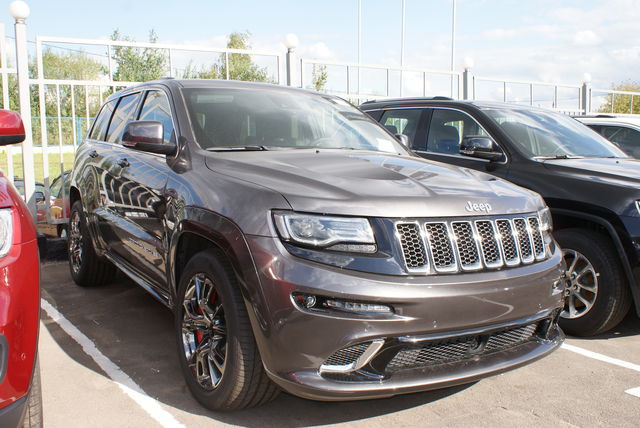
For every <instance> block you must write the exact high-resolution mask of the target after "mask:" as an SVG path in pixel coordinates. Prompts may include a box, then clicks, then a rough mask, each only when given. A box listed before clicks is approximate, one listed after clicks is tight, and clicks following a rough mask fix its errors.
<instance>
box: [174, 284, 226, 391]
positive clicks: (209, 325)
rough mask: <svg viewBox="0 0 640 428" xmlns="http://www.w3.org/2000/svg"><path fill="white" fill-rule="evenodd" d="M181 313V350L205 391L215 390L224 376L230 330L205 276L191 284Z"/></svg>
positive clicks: (218, 301)
mask: <svg viewBox="0 0 640 428" xmlns="http://www.w3.org/2000/svg"><path fill="white" fill-rule="evenodd" d="M182 310H183V315H182V347H183V350H184V355H185V358H186V360H187V365H188V366H189V368H190V369H191V372H192V374H193V376H194V377H195V379H196V381H197V382H198V384H199V385H200V386H201V387H202V388H204V389H206V390H213V389H214V388H216V387H217V386H218V385H219V384H220V381H221V380H222V376H223V375H224V369H225V362H226V359H227V330H226V323H225V318H224V308H223V307H222V301H221V300H220V295H219V293H218V292H217V290H216V287H215V286H214V284H213V282H212V281H211V280H210V279H209V278H207V277H206V275H205V274H204V273H198V274H195V275H194V276H193V277H191V279H190V280H189V284H188V285H187V290H186V292H185V295H184V301H183V302H182Z"/></svg>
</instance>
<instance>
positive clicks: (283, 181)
mask: <svg viewBox="0 0 640 428" xmlns="http://www.w3.org/2000/svg"><path fill="white" fill-rule="evenodd" d="M206 164H207V166H208V168H210V169H211V170H213V171H215V172H218V173H221V174H225V175H230V176H233V177H235V178H238V179H242V180H246V181H249V182H252V183H254V184H258V185H261V186H264V187H267V188H269V189H272V190H274V191H276V192H278V193H280V194H282V195H283V196H284V197H285V198H286V199H287V201H288V202H289V204H290V205H291V207H292V208H293V209H294V210H296V211H306V212H314V213H327V214H343V215H358V216H372V217H449V216H472V215H486V214H491V215H495V214H513V213H522V212H533V211H535V210H537V209H540V208H541V207H542V206H543V202H542V199H541V198H540V197H539V196H537V195H536V194H535V193H533V192H531V191H529V190H526V189H524V188H521V187H518V186H516V185H514V184H511V183H508V182H506V181H503V180H500V179H497V178H495V177H493V176H490V175H488V174H484V173H481V172H477V171H473V170H470V169H466V168H458V167H455V166H451V165H446V164H442V163H437V162H431V161H427V160H424V159H422V158H419V157H413V156H398V155H392V154H381V153H373V152H365V151H350V150H315V149H311V150H305V149H298V150H285V151H282V150H278V151H259V152H240V153H238V152H224V153H221V152H218V153H211V154H210V155H209V156H208V157H207V159H206ZM485 204H489V205H485Z"/></svg>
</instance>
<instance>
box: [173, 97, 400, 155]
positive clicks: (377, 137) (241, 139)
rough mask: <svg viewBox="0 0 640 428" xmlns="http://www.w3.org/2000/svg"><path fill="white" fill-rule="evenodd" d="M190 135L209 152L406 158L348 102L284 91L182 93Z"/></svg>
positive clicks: (398, 145)
mask: <svg viewBox="0 0 640 428" xmlns="http://www.w3.org/2000/svg"><path fill="white" fill-rule="evenodd" d="M183 94H184V98H185V101H186V104H187V111H188V113H189V116H190V119H191V124H192V126H193V133H194V134H195V136H196V139H197V141H198V143H199V144H200V146H201V147H203V148H205V149H209V150H215V149H218V150H221V149H222V150H224V149H225V148H227V149H228V148H229V147H231V148H233V147H245V146H266V147H281V148H294V149H307V148H327V149H355V150H372V151H382V152H391V153H406V150H405V149H404V148H403V146H402V145H401V144H399V143H398V142H397V141H396V139H395V138H393V137H392V136H390V135H389V134H387V133H386V132H384V130H382V129H381V128H380V125H378V124H377V123H376V122H374V121H373V119H371V118H370V117H369V116H367V115H365V114H364V113H362V112H361V111H360V110H358V109H357V108H355V107H353V106H352V105H351V104H349V103H348V102H346V101H344V100H342V99H340V98H336V97H332V96H328V95H320V94H318V95H313V94H308V93H305V92H297V91H290V90H284V89H277V90H276V89H270V90H265V89H259V90H257V89H227V88H220V89H212V88H185V89H183Z"/></svg>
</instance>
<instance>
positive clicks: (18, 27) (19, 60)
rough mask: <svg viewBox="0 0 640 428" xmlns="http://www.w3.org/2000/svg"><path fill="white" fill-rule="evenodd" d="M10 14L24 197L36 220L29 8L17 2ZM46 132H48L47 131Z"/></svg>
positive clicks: (21, 2)
mask: <svg viewBox="0 0 640 428" xmlns="http://www.w3.org/2000/svg"><path fill="white" fill-rule="evenodd" d="M9 12H10V13H11V16H12V17H13V19H15V21H16V23H15V34H16V70H17V72H18V96H19V100H20V115H21V116H22V121H23V122H24V131H25V140H24V142H23V143H22V171H23V173H24V196H25V201H26V202H27V206H28V207H29V211H31V215H33V218H34V221H35V220H36V197H35V190H36V180H35V168H34V162H33V131H32V128H31V126H32V125H31V94H30V90H29V54H28V52H27V24H26V23H25V21H26V19H27V18H28V17H29V13H30V10H29V6H28V5H27V4H26V3H25V2H23V1H21V0H16V1H14V2H12V3H11V4H10V5H9ZM45 132H46V130H45Z"/></svg>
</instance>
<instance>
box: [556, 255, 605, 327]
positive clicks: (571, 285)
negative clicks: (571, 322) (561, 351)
mask: <svg viewBox="0 0 640 428" xmlns="http://www.w3.org/2000/svg"><path fill="white" fill-rule="evenodd" d="M562 252H563V255H564V261H565V263H566V264H567V272H566V275H567V293H568V295H567V298H566V300H565V304H564V310H563V311H562V313H561V316H562V318H567V319H575V318H580V317H581V316H583V315H585V314H586V313H587V312H589V311H590V310H591V308H592V307H593V305H594V303H595V302H596V297H597V295H598V273H597V272H596V270H595V269H594V268H593V265H591V262H589V260H588V259H587V258H586V257H585V256H584V255H582V254H581V253H579V252H577V251H575V250H570V249H567V248H565V249H563V250H562Z"/></svg>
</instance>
